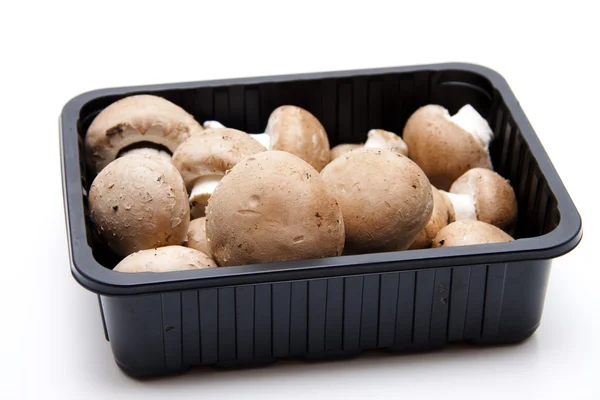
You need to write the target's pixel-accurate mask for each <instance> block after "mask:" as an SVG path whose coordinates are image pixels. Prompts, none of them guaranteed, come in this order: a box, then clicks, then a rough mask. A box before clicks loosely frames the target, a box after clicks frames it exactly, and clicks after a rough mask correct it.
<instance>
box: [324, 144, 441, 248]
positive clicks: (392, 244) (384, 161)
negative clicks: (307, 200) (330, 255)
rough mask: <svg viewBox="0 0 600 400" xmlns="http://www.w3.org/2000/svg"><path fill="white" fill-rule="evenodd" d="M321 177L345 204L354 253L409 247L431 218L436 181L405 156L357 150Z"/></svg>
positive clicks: (348, 241)
mask: <svg viewBox="0 0 600 400" xmlns="http://www.w3.org/2000/svg"><path fill="white" fill-rule="evenodd" d="M321 176H322V177H323V179H324V180H325V182H327V184H328V185H329V187H330V188H331V189H332V190H333V192H334V194H335V196H336V198H337V199H338V201H339V203H340V206H341V208H342V214H343V216H344V226H345V229H346V245H345V251H348V252H350V253H366V252H378V251H396V250H405V249H407V248H408V246H409V245H410V244H411V243H412V242H413V240H414V239H415V237H416V236H417V234H418V233H419V231H420V230H421V229H423V228H424V227H425V225H426V224H427V221H428V220H429V217H430V216H431V213H432V210H433V197H432V194H431V184H430V183H429V181H428V180H427V177H426V176H425V174H424V173H423V171H421V169H420V168H419V167H418V166H417V165H416V164H415V163H414V162H413V161H411V160H410V159H409V158H408V157H405V156H403V155H402V154H399V153H395V152H393V151H391V150H386V149H359V150H354V151H352V152H350V153H347V154H345V155H344V156H343V157H338V158H336V159H335V160H333V161H332V162H331V163H329V165H327V166H326V167H325V168H324V169H323V171H321Z"/></svg>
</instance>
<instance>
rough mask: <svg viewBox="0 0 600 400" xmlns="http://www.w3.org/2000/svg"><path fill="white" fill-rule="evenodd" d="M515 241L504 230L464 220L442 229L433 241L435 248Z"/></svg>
mask: <svg viewBox="0 0 600 400" xmlns="http://www.w3.org/2000/svg"><path fill="white" fill-rule="evenodd" d="M513 240H514V239H513V238H512V237H511V236H510V235H509V234H508V233H506V232H504V231H503V230H502V229H499V228H497V227H495V226H494V225H490V224H488V223H486V222H482V221H476V220H468V219H466V220H462V221H456V222H453V223H451V224H449V225H447V226H445V227H444V228H442V229H441V230H440V231H439V232H438V234H437V235H436V236H435V238H434V239H433V246H432V247H433V248H438V247H454V246H467V245H474V244H486V243H502V242H511V241H513Z"/></svg>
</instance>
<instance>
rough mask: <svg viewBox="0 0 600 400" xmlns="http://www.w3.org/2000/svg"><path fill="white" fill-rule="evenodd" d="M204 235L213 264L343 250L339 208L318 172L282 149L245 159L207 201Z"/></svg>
mask: <svg viewBox="0 0 600 400" xmlns="http://www.w3.org/2000/svg"><path fill="white" fill-rule="evenodd" d="M206 235H207V237H208V239H207V240H208V242H209V246H210V253H211V254H212V256H213V257H214V259H215V261H216V262H217V264H219V265H220V266H224V265H243V264H251V263H264V262H275V261H289V260H301V259H310V258H321V257H330V256H337V255H340V254H341V253H342V249H343V247H344V222H343V219H342V212H341V210H340V207H339V204H338V202H337V201H336V199H335V197H334V195H333V193H332V191H331V190H330V189H329V187H327V185H326V184H325V182H324V181H323V179H322V178H321V176H320V175H319V173H318V172H317V171H316V170H315V169H314V168H313V167H311V166H310V165H309V164H308V163H306V162H305V161H303V160H301V159H300V158H298V157H296V156H294V155H293V154H290V153H287V152H283V151H266V152H262V153H257V154H255V155H252V156H250V157H247V158H245V159H243V160H242V161H240V162H239V163H238V164H237V165H235V166H234V167H233V168H232V169H231V170H230V171H229V173H228V174H227V175H225V177H224V178H223V179H222V180H221V182H220V183H219V186H217V188H216V189H215V191H214V192H213V194H212V196H211V198H210V200H209V201H208V208H207V215H206Z"/></svg>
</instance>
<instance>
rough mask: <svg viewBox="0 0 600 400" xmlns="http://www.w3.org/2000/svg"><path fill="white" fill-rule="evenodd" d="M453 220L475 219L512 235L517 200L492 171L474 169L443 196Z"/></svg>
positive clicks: (506, 184)
mask: <svg viewBox="0 0 600 400" xmlns="http://www.w3.org/2000/svg"><path fill="white" fill-rule="evenodd" d="M445 194H446V196H447V197H448V199H449V200H450V202H451V203H452V209H453V211H454V214H455V218H456V220H457V221H458V220H463V219H477V220H479V221H483V222H487V223H488V224H492V225H494V226H497V227H498V228H500V229H502V230H504V231H505V232H508V233H512V231H513V229H514V227H515V224H516V221H517V210H518V205H517V198H516V196H515V192H514V190H513V188H512V186H510V183H509V182H508V181H507V180H506V179H504V178H503V177H502V176H500V175H499V174H498V173H496V172H494V171H490V170H489V169H485V168H473V169H471V170H469V171H467V172H465V173H464V174H463V175H462V176H461V177H459V178H458V179H457V180H456V181H454V183H453V184H452V187H450V192H449V193H445Z"/></svg>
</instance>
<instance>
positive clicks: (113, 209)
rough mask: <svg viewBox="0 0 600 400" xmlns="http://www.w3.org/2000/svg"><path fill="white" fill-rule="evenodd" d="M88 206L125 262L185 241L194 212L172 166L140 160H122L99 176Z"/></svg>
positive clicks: (134, 157) (144, 157)
mask: <svg viewBox="0 0 600 400" xmlns="http://www.w3.org/2000/svg"><path fill="white" fill-rule="evenodd" d="M88 202H89V207H90V218H91V220H92V222H93V223H94V225H95V227H96V229H97V231H98V232H99V234H100V236H101V237H102V238H103V239H104V241H105V242H106V243H107V244H108V246H109V247H111V248H112V249H113V250H114V251H115V252H116V253H117V254H119V255H120V256H126V255H128V254H131V253H134V252H136V251H138V250H144V249H150V248H155V247H161V246H167V245H175V244H181V243H183V241H184V240H185V236H186V233H187V229H188V224H189V221H190V208H189V205H188V200H187V193H186V190H185V184H184V182H183V179H182V178H181V175H180V174H179V172H178V171H177V169H176V168H175V167H174V166H173V165H172V164H171V163H165V162H163V161H161V160H159V159H157V158H155V157H150V156H147V155H140V154H131V155H127V156H124V157H121V158H118V159H116V160H114V161H113V162H111V163H110V164H108V165H107V166H106V168H104V169H103V170H102V171H100V173H99V174H98V175H97V176H96V178H95V179H94V182H93V183H92V186H91V188H90V192H89V196H88Z"/></svg>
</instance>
